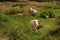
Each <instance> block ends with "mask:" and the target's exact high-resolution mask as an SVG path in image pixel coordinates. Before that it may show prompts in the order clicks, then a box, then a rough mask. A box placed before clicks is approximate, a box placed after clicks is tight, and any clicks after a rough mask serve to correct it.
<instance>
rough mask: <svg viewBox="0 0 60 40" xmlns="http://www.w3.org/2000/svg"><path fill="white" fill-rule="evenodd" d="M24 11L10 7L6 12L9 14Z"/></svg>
mask: <svg viewBox="0 0 60 40" xmlns="http://www.w3.org/2000/svg"><path fill="white" fill-rule="evenodd" d="M23 12H24V10H23V9H10V10H7V11H6V12H5V14H7V15H13V14H17V13H23Z"/></svg>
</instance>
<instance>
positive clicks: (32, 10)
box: [30, 8, 37, 16]
mask: <svg viewBox="0 0 60 40" xmlns="http://www.w3.org/2000/svg"><path fill="white" fill-rule="evenodd" d="M30 13H31V14H32V15H33V16H36V14H37V10H36V9H33V8H30Z"/></svg>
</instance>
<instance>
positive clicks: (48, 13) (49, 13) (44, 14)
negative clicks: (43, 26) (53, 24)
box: [40, 10, 55, 18]
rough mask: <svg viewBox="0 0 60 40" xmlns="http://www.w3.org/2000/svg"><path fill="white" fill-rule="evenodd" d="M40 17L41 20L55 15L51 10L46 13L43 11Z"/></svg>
mask: <svg viewBox="0 0 60 40" xmlns="http://www.w3.org/2000/svg"><path fill="white" fill-rule="evenodd" d="M40 17H42V18H54V17H55V14H54V12H53V11H52V10H47V11H43V12H42V13H41V14H40Z"/></svg>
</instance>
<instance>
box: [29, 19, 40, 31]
mask: <svg viewBox="0 0 60 40" xmlns="http://www.w3.org/2000/svg"><path fill="white" fill-rule="evenodd" d="M30 24H31V26H32V28H33V29H34V30H35V31H37V28H38V27H39V20H37V19H35V20H31V21H30Z"/></svg>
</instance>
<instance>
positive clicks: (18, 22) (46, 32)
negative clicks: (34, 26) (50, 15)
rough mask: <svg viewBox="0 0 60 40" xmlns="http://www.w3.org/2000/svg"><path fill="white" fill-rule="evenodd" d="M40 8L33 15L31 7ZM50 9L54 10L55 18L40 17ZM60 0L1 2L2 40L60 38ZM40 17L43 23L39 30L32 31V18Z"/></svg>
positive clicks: (0, 30)
mask: <svg viewBox="0 0 60 40" xmlns="http://www.w3.org/2000/svg"><path fill="white" fill-rule="evenodd" d="M31 7H32V8H35V9H37V10H38V14H37V15H36V16H31V15H30V13H29V8H31ZM48 9H51V10H53V12H54V13H55V14H56V17H55V18H47V19H44V18H40V17H39V16H40V14H41V12H43V11H46V10H48ZM59 16H60V3H59V2H21V3H19V2H3V3H0V36H1V37H0V40H4V39H5V38H7V39H6V40H9V39H10V40H60V38H59V37H60V24H59V25H57V23H58V20H59V19H58V17H59ZM32 19H38V20H39V22H40V24H41V25H43V27H42V28H40V29H39V30H38V31H37V32H34V31H32V28H31V25H30V23H29V22H30V20H32Z"/></svg>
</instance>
